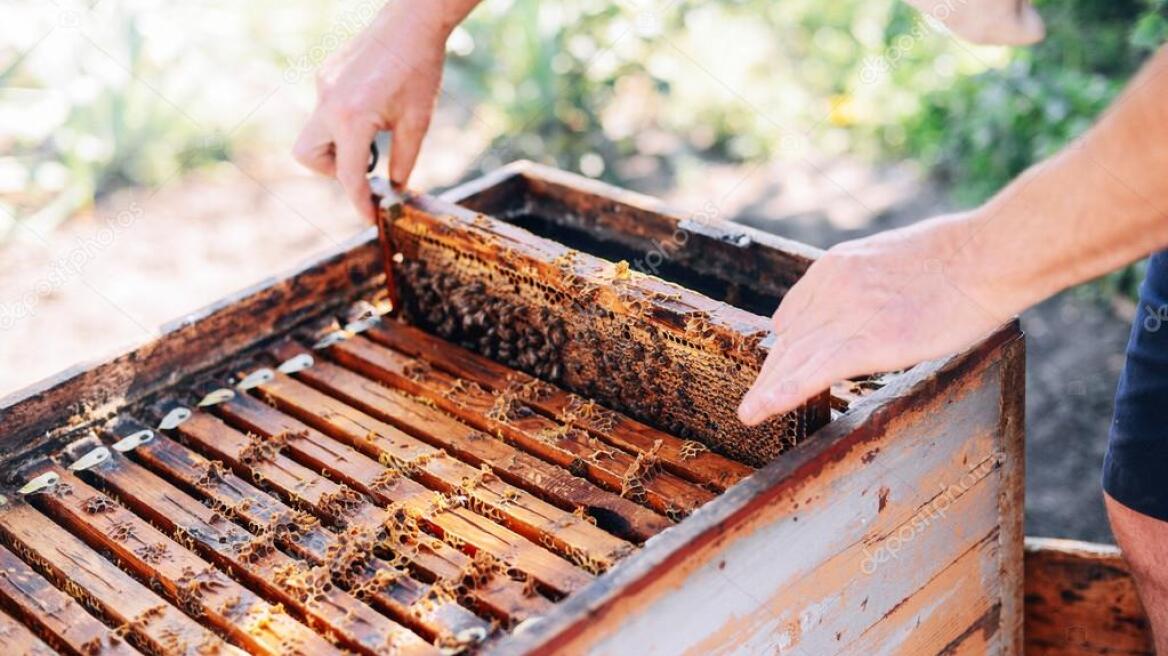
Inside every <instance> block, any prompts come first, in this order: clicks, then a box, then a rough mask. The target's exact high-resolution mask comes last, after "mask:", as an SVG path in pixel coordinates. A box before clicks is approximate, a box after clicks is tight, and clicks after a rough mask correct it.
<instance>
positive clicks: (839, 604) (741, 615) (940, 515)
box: [500, 325, 1021, 654]
mask: <svg viewBox="0 0 1168 656" xmlns="http://www.w3.org/2000/svg"><path fill="white" fill-rule="evenodd" d="M1017 339H1019V334H1018V332H1017V327H1016V325H1012V326H1009V327H1007V328H1005V329H1003V330H1002V331H1000V332H999V333H998V334H996V335H995V336H994V337H992V338H990V339H989V340H987V341H986V342H983V343H982V344H980V345H979V346H977V347H976V348H974V349H972V350H971V351H970V352H967V353H965V354H962V355H959V356H954V357H952V358H950V359H947V360H943V361H938V362H932V363H927V364H926V365H921V366H919V367H918V368H916V369H914V370H912V371H910V372H908V373H907V374H905V375H904V376H902V377H900V379H899V380H898V381H896V382H894V383H892V384H890V385H889V386H888V387H886V388H884V389H882V390H879V391H877V392H874V393H873V395H872V396H871V397H869V398H868V399H866V400H865V401H864V402H862V403H860V404H858V406H857V407H855V408H853V409H852V410H851V411H850V412H849V413H848V414H847V415H845V416H844V417H842V418H841V419H839V420H837V421H836V422H834V423H833V424H832V425H831V426H829V427H828V428H826V429H824V430H823V431H821V432H820V434H818V435H817V436H816V439H815V440H812V441H810V442H808V443H807V444H806V445H804V447H801V448H799V449H796V450H795V451H794V452H792V453H791V454H789V456H788V457H785V458H783V459H780V460H779V461H777V462H776V463H774V464H772V465H770V466H768V467H767V468H765V469H763V470H761V471H760V472H758V473H757V474H756V475H755V476H754V477H752V478H750V479H748V480H747V481H745V482H744V483H743V484H742V485H739V486H737V487H735V488H732V489H731V490H730V491H728V492H727V493H726V494H724V495H723V496H722V497H721V498H719V499H717V500H715V501H714V502H712V503H711V504H709V505H707V506H706V507H705V508H703V509H702V510H700V511H699V512H697V513H695V515H694V516H693V517H691V518H690V520H688V521H687V522H685V523H683V524H682V525H681V526H679V528H678V530H677V532H676V534H675V535H663V536H662V539H661V540H659V541H658V542H656V543H655V544H650V545H647V546H646V548H645V550H644V551H643V552H642V554H641V555H640V556H639V557H638V559H636V561H635V563H634V562H630V563H629V567H628V568H618V569H617V570H615V571H614V572H612V573H610V574H608V575H606V576H605V577H602V578H601V579H600V580H599V581H598V582H597V584H596V586H594V587H593V588H592V589H590V590H588V591H586V592H584V593H582V594H581V595H578V596H576V597H574V598H570V599H568V600H567V601H565V602H564V603H563V604H562V605H561V607H560V608H559V609H557V612H556V614H555V615H553V616H552V617H550V618H548V620H547V621H546V622H545V623H544V624H543V625H542V626H537V627H535V628H534V629H533V630H532V632H531V633H530V634H528V635H525V636H522V637H517V638H513V639H512V640H511V642H505V643H503V644H502V645H500V653H506V652H507V650H512V649H513V650H519V651H525V652H526V653H532V654H545V653H548V654H550V653H596V654H606V653H628V651H629V650H632V651H636V652H638V653H685V652H687V650H691V649H692V650H693V652H694V653H735V651H736V650H740V651H743V652H749V651H751V650H752V649H755V650H757V649H773V648H774V647H775V646H784V647H785V648H789V649H790V650H791V651H792V652H793V653H807V654H831V653H851V652H849V651H847V650H846V649H844V647H845V646H846V645H847V644H849V643H850V642H851V641H855V640H857V639H859V637H860V636H863V635H864V633H865V631H866V630H868V629H869V628H870V627H873V626H875V625H879V624H882V622H883V621H884V618H885V615H886V614H888V613H889V612H890V611H892V610H893V609H895V608H897V607H900V606H902V605H903V604H906V603H908V604H909V605H910V606H911V605H912V603H914V602H912V601H911V600H913V598H914V597H915V596H916V595H917V594H919V591H920V590H922V589H925V588H926V586H927V584H928V582H929V581H930V580H933V579H934V578H935V577H936V576H937V575H939V574H940V573H941V572H942V571H943V570H944V569H945V568H946V567H948V566H950V565H951V564H952V563H953V562H955V561H956V560H957V559H958V557H959V556H960V554H961V553H963V552H964V551H966V550H968V549H969V548H971V547H973V546H974V545H977V544H981V543H983V542H985V541H986V540H987V537H988V536H990V535H991V534H994V535H997V534H996V533H995V532H996V531H997V528H996V527H997V526H998V524H999V523H1000V521H1001V519H1000V518H999V491H1000V488H1001V485H1002V484H1003V480H1002V468H1001V466H1000V459H1001V458H1002V457H1004V455H1005V453H1006V452H1007V448H1006V445H1005V444H1004V443H1003V439H1005V438H1006V437H1007V435H1004V434H1003V433H1002V432H1001V431H1000V424H1001V419H1000V414H1001V412H1002V410H1003V407H1002V403H1001V393H1002V388H1001V385H1002V381H1003V380H1004V379H1003V368H1002V363H1001V359H1002V357H1003V355H1004V353H1006V352H1007V349H1005V348H1004V347H1005V346H1007V345H1008V344H1009V343H1011V342H1013V341H1015V340H1017ZM1013 437H1014V438H1015V439H1016V438H1017V435H1014V436H1013ZM1011 448H1012V447H1011ZM957 504H966V505H964V506H957V507H960V508H965V510H960V511H958V510H954V511H953V512H952V513H951V514H950V511H949V510H948V508H949V507H951V506H955V505H957ZM975 508H976V509H977V510H976V512H974V511H973V509H975ZM1013 512H1021V509H1020V508H1015V509H1013ZM670 538H674V539H670ZM990 543H992V545H991V544H990ZM894 545H895V546H894ZM945 549H949V550H954V549H956V550H957V551H949V552H948V553H951V554H952V556H945V555H944V553H941V554H940V557H935V555H934V554H933V553H930V552H932V551H937V550H941V551H942V552H944V550H945ZM893 553H895V555H891V554H893ZM977 553H979V555H978V556H974V557H970V558H972V560H971V561H970V563H971V564H969V565H968V566H969V567H973V568H976V569H977V571H980V572H987V574H986V575H985V576H984V577H983V578H984V581H985V583H984V584H981V589H982V590H984V591H985V593H984V596H985V600H986V601H988V602H989V603H985V604H983V608H985V609H992V608H993V606H994V605H995V604H1000V603H1001V599H1002V590H1001V589H1000V588H999V587H998V583H997V580H998V578H997V575H996V574H993V575H992V576H991V574H992V573H993V572H996V571H998V569H999V568H1001V567H1002V564H1001V562H1000V559H1001V558H1003V557H1004V556H1003V554H1002V550H1001V549H999V547H998V541H997V538H995V539H992V540H990V541H989V542H986V547H984V548H981V549H980V550H978V551H977ZM973 561H976V563H974V562H973ZM865 570H869V571H871V574H870V575H865ZM788 593H790V596H788ZM925 594H926V595H927V594H928V593H927V592H926V593H925ZM979 594H980V593H978V592H977V591H976V589H975V588H971V589H970V593H969V595H968V596H966V595H957V596H956V597H953V598H951V599H950V600H949V602H947V603H950V604H955V603H959V602H960V603H969V602H972V601H974V600H977V599H979V598H980V597H979ZM921 602H922V600H921V599H918V600H917V602H916V603H921ZM938 602H939V603H938V605H937V608H936V611H937V612H938V613H939V614H938V615H936V618H938V621H940V622H942V624H943V630H941V629H938V630H937V631H934V632H933V634H934V638H932V639H930V640H929V641H928V646H929V648H930V649H935V652H940V651H942V649H944V648H946V646H947V645H950V643H953V646H954V647H956V646H958V645H960V644H962V642H964V641H965V640H979V639H981V638H977V637H975V636H977V635H981V634H985V635H986V636H987V641H988V643H989V644H995V645H999V646H995V647H994V648H993V650H992V651H994V652H996V653H1007V652H1006V651H1004V649H1003V648H1001V647H1000V645H1002V644H1003V643H1002V642H1001V641H1002V640H1003V638H1001V637H999V638H994V636H995V635H996V634H998V633H1001V632H1002V630H1003V627H1007V622H1006V621H1005V620H1003V619H1002V618H1001V613H1000V612H999V613H996V614H994V615H992V616H988V615H986V616H984V617H979V618H977V622H978V623H979V626H983V627H984V630H983V631H981V633H979V632H978V631H972V632H971V631H969V629H970V626H960V624H961V623H962V622H961V621H958V620H956V619H955V620H954V621H952V622H949V621H948V620H946V619H945V618H946V617H949V616H952V617H954V618H957V617H959V616H960V615H959V614H958V613H956V612H954V609H953V608H947V607H946V604H945V603H940V600H938ZM924 608H925V607H924V606H922V609H924ZM987 612H988V610H987ZM917 615H919V613H918V614H914V615H911V617H912V621H913V622H915V621H916V617H917ZM983 615H985V614H984V613H983ZM929 616H930V617H932V614H931V613H930V615H929ZM585 617H586V618H587V620H586V621H581V620H580V619H579V618H585ZM922 617H924V616H922ZM995 620H996V623H995ZM894 628H895V627H894V626H892V625H890V626H887V627H882V628H881V631H887V632H889V633H884V635H886V636H890V637H888V638H886V639H880V640H876V641H874V642H873V643H871V644H865V643H856V644H858V645H859V644H863V645H864V647H863V648H864V649H869V648H871V649H877V650H888V651H889V652H890V653H896V651H895V650H896V645H897V639H896V638H895V637H891V636H895V635H898V634H896V633H895V632H894V631H893V629H894ZM1007 628H1008V627H1007ZM837 635H838V637H837ZM869 635H872V634H871V633H870V632H869ZM962 636H964V638H963V637H962ZM942 639H943V641H942ZM958 639H961V640H960V641H958ZM954 641H958V642H955V643H954ZM935 643H938V644H935ZM857 653H864V652H863V651H859V652H857ZM926 653H933V652H926Z"/></svg>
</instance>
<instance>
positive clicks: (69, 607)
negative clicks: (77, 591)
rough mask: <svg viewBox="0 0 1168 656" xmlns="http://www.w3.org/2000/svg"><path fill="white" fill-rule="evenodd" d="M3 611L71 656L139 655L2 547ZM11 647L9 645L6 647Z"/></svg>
mask: <svg viewBox="0 0 1168 656" xmlns="http://www.w3.org/2000/svg"><path fill="white" fill-rule="evenodd" d="M0 607H4V608H7V609H8V610H10V611H11V612H12V613H13V615H14V617H16V618H18V619H19V620H20V621H21V622H24V623H25V625H26V626H28V627H30V628H32V630H33V631H34V632H35V633H36V634H37V635H38V636H39V637H40V638H41V639H42V640H44V641H45V643H46V644H48V645H50V646H51V647H53V648H54V649H56V650H58V651H62V652H65V653H69V654H83V655H85V656H89V655H90V654H102V655H103V656H130V655H131V654H137V653H139V652H138V650H137V649H134V648H133V647H131V646H130V645H129V643H127V642H126V641H125V639H123V638H121V637H119V636H117V635H116V634H115V633H114V631H113V629H111V628H109V627H108V626H106V625H105V624H102V623H101V622H100V621H98V620H97V618H95V617H93V616H92V615H90V614H89V613H87V612H86V611H85V609H84V608H82V607H81V604H79V603H78V602H77V600H76V599H73V598H72V597H70V596H69V595H67V594H65V593H64V592H62V591H61V590H59V589H57V588H56V587H54V586H53V584H52V583H50V582H49V581H48V579H46V578H45V577H43V576H41V575H40V574H38V573H37V572H36V570H34V569H33V568H32V567H30V566H29V565H28V564H27V563H25V562H24V561H23V560H21V559H20V558H19V557H18V556H17V555H16V554H14V553H12V552H11V551H9V550H8V549H6V548H4V547H2V546H0ZM6 646H7V645H6Z"/></svg>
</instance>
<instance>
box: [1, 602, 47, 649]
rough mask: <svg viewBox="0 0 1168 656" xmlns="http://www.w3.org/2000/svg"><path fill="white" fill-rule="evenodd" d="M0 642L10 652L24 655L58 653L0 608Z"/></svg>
mask: <svg viewBox="0 0 1168 656" xmlns="http://www.w3.org/2000/svg"><path fill="white" fill-rule="evenodd" d="M0 644H2V645H3V646H4V649H5V650H6V651H7V652H8V653H12V654H21V655H22V656H52V655H53V654H55V653H57V652H55V651H53V650H52V649H51V648H49V646H48V645H46V644H45V643H44V642H42V641H41V639H40V638H38V637H37V636H36V634H35V633H33V632H32V631H30V630H29V629H28V627H26V626H24V625H23V624H21V623H20V622H18V621H17V620H16V618H14V617H12V616H10V615H8V614H7V613H5V612H4V611H3V610H2V609H0Z"/></svg>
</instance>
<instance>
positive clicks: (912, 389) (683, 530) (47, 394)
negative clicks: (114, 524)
mask: <svg viewBox="0 0 1168 656" xmlns="http://www.w3.org/2000/svg"><path fill="white" fill-rule="evenodd" d="M526 179H540V180H551V181H553V182H557V183H565V182H566V183H569V184H571V185H573V186H575V187H577V188H581V189H583V190H584V191H586V192H589V193H594V194H597V195H600V196H604V197H607V198H611V199H612V200H613V202H617V203H624V204H633V205H635V206H637V207H640V208H642V209H645V210H647V211H652V212H659V213H663V214H668V215H669V216H673V217H680V216H682V215H681V214H680V213H678V212H677V211H676V210H673V209H671V208H668V207H667V206H666V205H665V204H664V203H661V202H660V201H656V200H654V199H651V198H649V197H646V196H643V195H640V194H636V193H634V192H629V191H626V190H623V189H618V188H616V187H612V186H610V185H606V184H604V183H601V182H597V181H594V180H590V179H587V178H583V177H580V176H576V175H574V174H570V173H565V172H562V171H558V170H555V169H550V168H547V167H543V166H541V165H538V164H533V163H530V162H523V161H521V162H516V163H513V164H511V165H508V166H506V167H503V168H502V169H500V170H498V171H496V172H493V173H491V174H488V175H486V176H483V177H481V178H477V179H475V180H472V181H470V182H468V183H466V184H463V185H460V186H458V187H456V188H454V189H452V190H450V191H448V192H446V193H444V194H442V195H441V196H440V198H441V199H442V200H444V201H448V202H459V201H460V200H461V199H464V198H467V197H469V196H471V195H474V194H477V193H481V192H482V191H484V190H486V189H489V188H491V187H493V186H497V185H501V184H505V183H508V181H515V182H522V181H523V180H526ZM735 227H736V229H737V228H738V227H739V226H737V225H736V226H735ZM741 228H742V229H743V230H744V231H748V232H749V233H750V234H751V236H752V238H757V239H758V241H759V243H763V244H766V245H768V246H773V247H775V248H779V249H782V250H786V251H787V252H790V253H791V254H792V255H793V256H795V257H797V258H805V259H806V260H807V261H808V262H810V261H813V260H814V259H815V258H816V257H818V256H819V255H820V254H821V252H822V251H819V250H818V249H814V248H811V247H808V246H805V245H802V244H797V243H796V242H791V241H790V240H786V239H783V238H779V237H774V236H773V235H769V234H768V233H762V232H760V231H757V230H754V229H751V228H749V227H746V226H741ZM793 244H794V245H795V246H797V247H793V246H792V245H793ZM382 281H383V270H382V262H381V251H380V247H379V245H378V244H377V239H376V230H375V228H372V227H370V228H368V229H366V230H363V231H362V232H360V233H359V234H357V235H354V236H353V237H351V238H349V239H347V240H345V241H343V242H342V243H340V244H338V245H336V246H335V247H332V248H330V249H328V250H327V251H325V252H324V253H323V254H321V255H319V256H316V257H313V258H310V259H309V260H307V261H306V262H305V263H303V264H301V265H300V266H297V267H294V268H293V269H292V270H291V271H289V272H288V273H287V274H284V275H280V276H272V277H269V278H266V279H264V280H262V281H260V282H258V283H255V284H253V285H250V286H248V287H246V288H245V289H243V290H241V291H239V292H236V293H235V294H231V295H228V296H226V297H224V298H223V299H220V300H218V301H215V302H213V303H211V304H208V305H207V306H205V307H203V308H202V309H199V310H196V311H194V312H191V313H188V314H186V315H183V316H182V317H180V318H178V319H176V320H174V321H171V322H168V323H166V324H164V325H163V326H162V327H161V328H160V333H159V335H157V336H155V337H152V338H149V339H145V340H142V341H141V342H140V343H139V344H137V345H135V346H132V347H129V348H127V349H123V350H121V351H119V352H118V353H117V354H115V355H114V356H112V357H109V358H106V359H104V360H99V361H96V362H92V361H91V362H88V363H81V364H78V365H74V366H72V367H70V368H68V369H65V370H64V371H62V372H60V373H58V374H56V375H54V376H50V377H48V378H46V379H44V380H42V381H39V382H37V383H34V384H32V385H29V386H26V387H25V388H23V389H21V390H18V391H16V392H14V393H12V394H9V395H7V396H6V397H4V398H3V399H0V426H2V427H3V428H2V429H0V465H6V464H9V463H11V462H12V461H13V460H16V459H18V458H23V457H25V456H28V455H30V454H31V453H32V452H35V451H36V450H38V449H39V450H44V449H47V448H49V447H50V446H52V445H55V444H57V443H58V438H60V437H62V436H63V435H64V434H66V433H72V432H73V431H75V430H77V428H78V427H79V426H83V425H84V424H85V423H88V422H92V421H95V420H99V419H101V418H102V417H103V416H105V415H108V414H112V413H113V412H114V411H115V410H116V409H117V408H121V407H124V406H125V405H127V404H130V403H133V402H135V401H136V400H139V399H141V398H143V397H145V396H147V395H148V394H150V393H153V392H157V391H158V390H161V389H163V388H165V387H167V386H170V385H173V384H174V383H176V382H177V381H178V380H179V379H180V378H181V377H185V376H186V375H189V374H191V373H194V372H197V371H199V370H201V369H204V368H206V367H210V366H213V365H214V364H216V363H218V362H220V361H222V359H223V358H224V357H227V356H228V355H231V354H233V353H237V352H239V351H242V350H245V349H247V348H249V347H251V346H254V345H255V344H257V343H259V342H261V341H264V339H265V335H266V334H267V332H271V331H279V330H283V329H286V328H288V327H291V326H294V325H296V324H298V323H300V322H302V321H303V320H305V319H306V318H309V317H312V316H319V315H320V314H322V313H324V312H328V311H330V310H331V309H333V308H337V307H341V306H343V305H344V304H345V303H346V302H349V301H351V300H353V299H354V298H356V297H359V296H361V295H363V294H365V293H367V292H368V291H369V290H370V289H373V288H375V287H376V286H378V285H380V284H381V283H382ZM322 301H327V302H326V303H323V304H322ZM240 321H246V322H247V323H248V324H250V325H249V327H248V329H247V330H244V331H241V330H240V329H239V325H240V323H239V322H240ZM257 326H258V327H260V328H262V327H263V326H271V328H269V329H268V331H267V332H265V331H263V330H259V331H257V330H255V328H256V327H257ZM257 332H258V333H259V336H256V335H257ZM232 334H234V335H235V337H234V338H231V337H230V336H231V335H232ZM1021 339H1022V332H1021V330H1020V327H1019V323H1018V321H1017V319H1014V320H1011V321H1010V322H1008V323H1007V324H1005V325H1004V326H1002V327H1001V328H999V329H998V330H997V331H995V332H994V333H993V334H992V335H990V336H989V337H987V338H985V339H984V340H982V341H981V342H979V343H978V344H977V345H975V346H974V347H972V348H970V349H968V350H966V351H963V352H961V353H957V354H954V355H950V356H947V357H944V358H939V359H936V360H932V361H929V362H925V363H921V364H918V365H916V366H914V367H912V368H910V369H908V370H906V371H904V372H901V373H899V374H897V375H895V376H892V377H890V378H889V379H888V384H887V385H886V386H885V387H883V388H881V389H879V390H876V391H874V392H872V393H871V394H870V395H869V396H867V397H866V398H864V399H863V400H862V401H861V402H859V403H858V404H856V405H855V406H853V407H852V408H851V409H849V411H848V412H847V413H845V414H844V415H842V416H841V417H839V418H837V419H835V420H833V421H831V422H830V423H828V424H827V426H825V427H824V428H823V429H821V430H820V431H819V432H818V433H817V434H816V435H815V436H814V437H813V438H811V439H809V440H807V441H806V442H804V443H803V444H801V445H800V446H798V447H796V448H794V449H792V450H791V451H789V452H788V453H786V454H784V455H783V456H782V457H780V458H778V459H776V460H775V461H773V462H772V463H770V464H769V465H767V466H766V467H764V468H762V469H760V470H758V471H757V472H756V473H755V474H754V475H752V476H750V477H748V478H747V479H745V480H744V481H742V482H741V483H739V484H738V485H736V486H734V487H732V488H731V489H729V490H727V491H726V492H725V493H723V494H722V495H720V496H719V497H717V498H716V499H714V500H712V501H711V502H709V503H708V504H706V505H705V506H704V507H703V508H701V509H699V510H698V511H697V512H695V513H694V514H693V515H692V516H691V517H689V518H687V519H686V520H685V521H684V522H682V523H680V524H679V525H678V526H676V527H674V528H673V529H671V530H669V531H667V532H666V533H664V534H662V535H660V536H658V537H657V538H655V539H654V540H651V541H650V542H649V543H648V544H646V546H645V548H644V549H643V550H642V551H641V552H640V553H637V554H635V555H634V556H631V557H630V558H629V559H628V560H626V561H624V562H623V563H621V564H620V565H619V566H618V567H616V568H614V569H613V570H611V571H609V572H608V573H606V574H604V575H602V576H601V577H599V578H598V579H597V580H596V581H594V582H593V583H592V584H590V585H589V586H588V587H587V588H585V589H583V590H581V591H579V592H577V593H576V594H574V595H572V596H571V597H569V598H568V599H566V600H564V601H562V602H561V603H560V604H558V605H557V607H556V608H555V609H554V610H553V611H552V612H551V613H550V614H549V615H548V616H547V617H545V618H544V619H543V621H541V622H539V623H537V624H536V625H534V626H533V627H531V628H530V629H529V630H527V631H525V632H524V633H523V634H522V635H519V636H510V637H508V638H506V639H504V640H503V641H501V642H500V643H498V645H497V646H496V651H499V652H504V651H505V652H508V653H510V652H513V651H531V652H543V651H546V650H548V649H549V648H550V646H551V645H554V644H555V643H556V642H557V641H559V640H561V639H564V638H565V636H568V635H569V634H570V633H571V632H572V631H573V629H574V628H576V627H579V626H580V625H581V624H582V623H586V622H587V620H588V618H589V617H590V616H593V615H594V614H595V613H596V612H597V611H598V610H600V609H601V608H602V607H604V606H605V605H606V604H608V603H610V602H611V601H612V600H613V599H615V598H618V597H619V596H621V595H622V594H627V593H629V592H630V591H631V590H634V589H635V588H636V587H638V586H641V585H645V584H647V582H648V581H650V580H652V578H653V577H654V576H656V575H658V574H659V573H660V572H662V571H663V570H665V569H666V568H668V567H669V566H670V565H671V564H672V563H675V562H677V561H678V560H679V559H684V557H685V553H686V552H688V551H692V550H693V549H694V548H695V545H697V544H699V543H700V542H702V541H709V540H712V539H716V538H717V536H718V535H719V534H720V533H722V532H723V531H725V530H726V528H727V526H728V525H730V524H732V523H734V522H736V521H738V520H739V519H740V518H742V517H744V516H746V515H748V514H749V513H750V512H751V509H752V508H755V507H757V506H758V505H759V504H763V503H766V501H767V500H768V499H773V498H775V496H776V495H778V494H781V493H782V491H783V490H784V489H785V488H786V487H787V486H789V485H791V484H792V483H794V482H796V481H797V480H798V479H799V478H801V477H802V476H804V475H807V474H808V473H811V472H813V471H814V469H815V468H816V467H822V466H823V465H824V464H826V463H827V462H830V461H831V459H832V458H833V454H835V453H836V452H837V451H838V450H839V448H840V447H841V445H843V443H844V442H845V441H846V440H847V438H849V437H855V436H856V435H857V434H858V433H871V432H873V431H875V430H878V429H879V427H880V426H881V425H882V423H883V422H884V421H886V420H887V419H888V417H889V416H890V415H892V414H894V413H895V412H896V410H897V408H901V407H905V406H907V405H911V403H912V402H913V401H914V399H915V398H917V397H919V396H920V395H921V393H922V390H923V389H924V388H925V387H926V386H932V385H936V384H938V381H940V382H942V383H943V382H944V380H945V379H946V378H947V376H949V375H957V374H960V373H961V372H963V371H965V370H966V369H969V368H971V367H973V366H976V364H977V362H978V361H979V359H980V356H981V355H983V354H985V353H988V352H991V351H993V350H995V349H999V348H1002V347H1003V346H1005V345H1007V344H1009V343H1011V342H1014V341H1016V340H1021ZM207 344H213V346H210V347H207V346H206V345H207ZM179 365H181V366H182V376H176V374H175V372H176V367H178V366H179ZM127 371H136V372H140V373H142V374H143V377H141V378H138V377H132V378H131V379H129V380H127V381H123V380H120V379H119V378H118V377H119V376H123V375H125V373H126V372H127ZM110 378H113V379H115V380H116V383H117V384H118V385H119V388H118V389H117V390H114V392H115V393H114V394H110V393H109V391H108V390H107V391H104V392H103V391H101V388H102V386H103V384H108V383H109V379H110ZM103 381H105V382H103ZM72 397H77V400H76V401H71V398H72ZM79 404H80V405H81V406H85V407H84V408H78V407H77V406H78V405H79ZM90 406H92V407H90ZM49 409H51V410H49ZM70 417H76V419H75V420H73V421H69V419H70Z"/></svg>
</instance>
